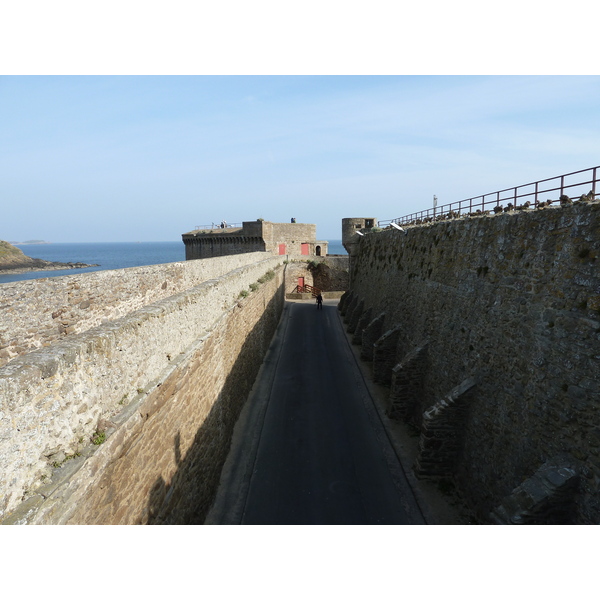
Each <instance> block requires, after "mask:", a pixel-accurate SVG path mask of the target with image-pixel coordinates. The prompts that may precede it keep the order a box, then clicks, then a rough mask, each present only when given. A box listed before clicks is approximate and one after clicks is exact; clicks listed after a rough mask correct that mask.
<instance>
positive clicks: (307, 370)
mask: <svg viewBox="0 0 600 600" xmlns="http://www.w3.org/2000/svg"><path fill="white" fill-rule="evenodd" d="M206 523H207V524H218V523H222V524H227V523H230V524H234V523H241V524H280V525H284V524H354V525H358V524H421V523H423V517H422V516H421V513H420V511H419V509H418V506H417V504H416V502H415V500H414V498H413V495H412V492H411V490H410V487H409V485H408V483H407V482H406V479H405V477H404V473H403V471H402V467H401V466H400V463H399V462H398V459H397V457H396V455H395V453H394V451H393V449H392V446H391V444H390V442H389V440H388V439H387V436H386V434H385V430H384V429H383V426H382V424H381V421H380V420H379V417H378V416H377V412H376V410H375V408H374V406H373V401H372V399H371V397H370V396H369V393H368V391H367V388H366V386H365V384H364V380H363V378H362V375H361V373H360V370H359V369H358V367H357V365H356V361H355V358H354V355H353V354H352V351H351V349H350V348H349V345H348V341H347V338H346V336H345V334H344V331H343V329H342V324H341V319H340V316H339V313H338V311H337V301H325V303H324V305H323V309H322V310H317V308H316V305H315V304H314V303H312V302H307V301H305V302H286V306H285V309H284V313H283V316H282V320H281V323H280V325H279V328H278V331H277V334H276V336H275V338H274V340H273V343H272V344H271V348H270V349H269V353H268V354H267V357H266V360H265V363H264V365H263V368H262V369H261V373H260V374H259V377H258V380H257V383H256V384H255V386H254V389H253V393H252V394H251V397H250V398H249V400H248V403H247V405H246V407H245V409H244V412H243V414H242V416H241V417H240V421H239V423H238V425H237V426H236V433H235V435H234V440H233V443H232V449H231V452H230V455H229V458H228V460H227V464H226V465H225V468H224V470H223V475H222V478H221V485H220V488H219V492H218V494H217V499H216V501H215V505H214V506H213V509H212V510H211V512H210V514H209V516H208V518H207V520H206Z"/></svg>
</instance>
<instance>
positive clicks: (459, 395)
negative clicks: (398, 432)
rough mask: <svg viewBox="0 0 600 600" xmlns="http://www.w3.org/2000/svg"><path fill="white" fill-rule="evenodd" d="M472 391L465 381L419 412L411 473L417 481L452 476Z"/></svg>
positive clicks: (472, 386) (460, 447)
mask: <svg viewBox="0 0 600 600" xmlns="http://www.w3.org/2000/svg"><path fill="white" fill-rule="evenodd" d="M474 390H475V381H474V380H473V379H471V378H469V379H466V380H465V381H463V382H462V383H461V384H460V385H458V386H457V387H455V388H454V389H453V390H452V391H451V392H450V393H449V394H447V395H446V396H445V397H444V398H442V399H441V400H440V401H438V402H436V403H435V404H434V405H433V406H432V407H431V408H430V409H428V410H426V411H425V412H424V413H423V420H422V422H421V437H420V439H419V454H418V456H417V460H416V462H415V467H414V470H415V472H416V474H417V476H418V477H419V478H421V479H438V478H448V477H452V475H453V474H454V471H455V469H456V463H457V460H458V458H459V455H460V451H461V449H462V446H463V442H464V433H465V421H466V417H467V411H468V407H469V404H470V403H471V401H472V399H473V395H474Z"/></svg>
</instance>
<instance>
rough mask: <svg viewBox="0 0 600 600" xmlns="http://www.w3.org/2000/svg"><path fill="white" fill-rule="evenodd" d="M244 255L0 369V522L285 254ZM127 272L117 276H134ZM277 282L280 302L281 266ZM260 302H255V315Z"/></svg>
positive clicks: (152, 389) (142, 394)
mask: <svg viewBox="0 0 600 600" xmlns="http://www.w3.org/2000/svg"><path fill="white" fill-rule="evenodd" d="M228 258H233V257H228ZM248 258H250V257H246V261H242V262H245V263H246V264H243V265H242V266H239V267H237V268H234V269H232V270H230V271H229V272H226V273H223V274H221V275H219V276H217V277H213V278H211V279H208V280H206V281H203V282H202V283H199V284H198V285H195V286H193V287H191V288H190V289H185V290H183V291H180V292H178V293H176V294H174V295H171V296H169V297H167V298H163V299H161V300H159V301H157V302H154V303H152V304H148V305H147V306H143V307H141V308H139V309H138V310H135V311H133V312H131V313H130V314H127V315H125V316H123V317H120V318H118V319H116V320H114V321H111V322H109V323H105V324H102V325H98V326H97V327H94V328H91V329H89V330H87V331H85V332H83V333H80V334H78V335H73V336H71V337H70V338H69V339H65V340H63V341H59V342H57V343H55V344H54V345H52V346H50V347H48V348H44V349H41V350H37V351H33V352H30V353H29V354H26V355H24V356H20V357H18V358H15V359H14V360H12V361H11V362H10V363H9V364H8V365H6V366H4V367H3V368H0V399H1V405H0V468H1V471H2V473H3V479H2V482H1V487H2V489H0V497H2V501H1V503H0V519H2V518H4V517H7V516H8V515H9V513H10V512H11V511H13V510H14V509H15V508H16V507H17V506H18V505H19V504H20V503H21V502H23V501H24V500H27V499H28V498H30V497H32V496H34V495H36V490H37V489H39V488H43V487H44V486H45V485H48V482H49V481H51V480H53V479H54V477H53V473H54V472H55V469H56V468H57V466H59V465H58V463H61V464H66V463H65V461H67V460H68V459H69V458H71V459H74V458H77V455H78V454H83V453H84V451H85V449H86V448H88V451H89V441H90V439H91V438H92V437H93V436H94V434H95V432H96V431H97V430H100V429H102V430H104V432H105V433H106V431H107V430H108V431H109V430H112V429H114V428H115V427H114V426H115V419H117V421H118V415H120V414H123V411H126V410H127V407H128V406H130V405H131V403H136V402H137V403H140V406H146V407H148V405H147V404H146V405H144V402H143V400H144V399H145V398H146V397H147V396H149V395H150V394H153V393H156V390H157V389H159V388H160V387H161V386H162V385H163V384H164V383H165V382H166V380H167V379H168V375H169V373H170V372H171V371H172V368H173V365H174V364H176V363H177V361H178V359H180V358H181V356H183V355H185V354H186V353H189V352H190V349H191V348H193V347H194V345H195V344H198V343H200V345H202V344H204V341H203V340H206V339H207V338H206V336H208V335H209V334H211V332H214V331H218V330H219V327H220V325H219V323H220V320H221V319H222V317H223V315H224V314H225V313H230V312H231V311H234V312H235V310H236V309H237V308H238V307H243V306H244V304H245V303H246V302H248V301H250V300H249V299H244V300H240V292H242V291H243V290H247V289H248V288H249V286H250V284H254V283H255V282H257V281H258V280H259V279H260V278H262V276H264V275H265V273H267V272H269V271H272V270H273V269H276V268H277V267H278V266H279V265H281V264H282V258H283V257H282V258H279V257H272V256H271V257H268V258H265V255H264V253H260V254H259V255H258V256H254V257H253V258H254V262H251V260H248ZM257 258H258V259H259V260H256V259H257ZM195 262H196V263H201V262H202V261H195ZM176 264H178V263H176ZM184 264H186V266H187V264H193V263H184ZM229 264H230V265H231V263H229ZM184 270H185V269H184ZM123 271H127V273H122V274H121V275H122V276H123V277H127V276H128V275H129V274H131V269H124V270H123ZM158 271H159V272H160V273H161V274H164V271H163V270H160V269H159V270H158ZM280 273H281V271H280ZM138 276H139V274H138V273H135V277H134V278H133V279H134V280H136V279H137V277H138ZM270 285H273V284H270ZM277 285H278V288H277V289H280V291H281V303H282V302H283V274H282V273H281V274H280V275H278V281H277ZM255 293H256V292H254V293H251V294H250V299H252V296H253V294H255ZM265 302H266V300H265ZM265 306H266V305H265V304H264V303H263V302H262V301H261V303H260V306H259V307H258V309H260V310H259V311H258V313H257V314H259V313H261V312H262V311H264V310H265ZM258 309H257V310H258ZM243 327H244V325H243V324H242V325H240V333H239V334H236V332H235V331H233V332H231V340H235V339H236V338H237V337H240V336H242V337H243V333H244V331H243ZM269 339H270V338H269ZM242 341H243V339H242V340H241V341H240V340H238V342H239V343H241V342H242ZM231 343H233V342H231ZM236 343H237V342H236ZM232 356H235V353H234V352H233V353H232ZM227 360H229V359H227ZM259 364H260V362H259ZM218 371H219V370H218V369H217V370H216V372H215V373H213V374H212V375H211V377H212V379H213V381H211V382H208V381H206V382H205V385H206V386H207V387H208V388H211V386H212V388H215V389H216V387H218V386H219V381H220V380H222V379H224V378H225V377H227V373H219V372H218ZM182 379H184V378H183V377H182ZM250 384H251V382H250ZM172 385H174V386H178V385H179V386H181V385H183V383H182V382H174V383H173V384H172ZM215 386H216V387H215ZM212 388H211V389H212ZM186 401H188V402H189V398H188V399H187V400H186ZM144 411H145V413H144V414H141V415H140V414H139V418H141V419H142V420H147V419H148V418H150V416H151V413H152V411H151V410H150V412H148V410H147V409H144ZM144 411H142V412H144ZM73 464H75V463H73Z"/></svg>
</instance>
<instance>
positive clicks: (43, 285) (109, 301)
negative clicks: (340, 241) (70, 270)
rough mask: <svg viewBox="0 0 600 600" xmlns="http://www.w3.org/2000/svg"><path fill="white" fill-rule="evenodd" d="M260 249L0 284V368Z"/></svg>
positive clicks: (216, 273) (249, 259)
mask: <svg viewBox="0 0 600 600" xmlns="http://www.w3.org/2000/svg"><path fill="white" fill-rule="evenodd" d="M261 257H264V253H262V252H252V253H248V254H236V255H231V256H226V257H217V258H210V259H206V260H202V261H183V262H176V263H169V264H162V265H151V266H146V267H133V268H129V269H116V270H112V271H95V272H92V273H81V274H74V275H66V276H64V277H49V278H45V279H32V280H28V281H19V282H15V283H5V284H2V285H0V367H2V366H3V365H5V364H7V363H8V362H9V361H10V360H12V359H13V358H15V357H16V356H22V355H23V354H26V353H27V352H30V351H31V350H35V349H37V348H43V347H47V346H49V345H50V344H52V343H54V342H56V341H57V340H59V339H63V338H65V337H69V336H71V335H74V334H77V333H82V332H84V331H87V330H88V329H91V328H92V327H96V326H97V325H100V324H101V323H107V322H109V321H113V320H114V319H118V318H119V317H122V316H124V315H126V314H128V313H130V312H132V311H134V310H137V309H138V308H141V307H142V306H146V305H147V304H151V303H152V302H156V301H157V300H161V299H163V298H167V297H169V296H172V295H173V294H176V293H177V292H180V291H182V290H186V289H189V288H191V287H194V286H195V285H198V284H199V283H202V282H203V281H206V280H208V279H212V278H215V277H220V276H221V275H223V274H225V273H227V272H229V271H231V270H233V269H237V268H238V267H241V266H243V265H248V264H252V263H254V262H256V261H257V260H260V259H261Z"/></svg>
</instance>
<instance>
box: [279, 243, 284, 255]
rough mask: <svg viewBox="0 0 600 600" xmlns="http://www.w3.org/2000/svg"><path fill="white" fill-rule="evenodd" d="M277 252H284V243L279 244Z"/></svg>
mask: <svg viewBox="0 0 600 600" xmlns="http://www.w3.org/2000/svg"><path fill="white" fill-rule="evenodd" d="M279 254H280V255H282V254H285V244H279Z"/></svg>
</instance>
